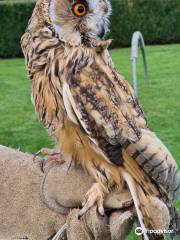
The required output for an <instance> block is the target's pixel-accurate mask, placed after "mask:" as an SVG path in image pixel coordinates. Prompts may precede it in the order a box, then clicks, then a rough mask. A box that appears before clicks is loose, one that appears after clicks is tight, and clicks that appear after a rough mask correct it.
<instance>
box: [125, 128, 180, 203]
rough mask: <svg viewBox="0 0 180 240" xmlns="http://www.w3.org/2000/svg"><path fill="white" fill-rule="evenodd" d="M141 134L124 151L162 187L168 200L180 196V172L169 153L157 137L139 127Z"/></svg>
mask: <svg viewBox="0 0 180 240" xmlns="http://www.w3.org/2000/svg"><path fill="white" fill-rule="evenodd" d="M141 132H142V136H141V138H140V140H139V141H138V142H136V143H131V144H129V145H128V146H127V148H126V149H125V151H126V152H127V154H128V155H129V156H130V157H132V159H134V161H135V162H136V163H138V166H139V167H140V168H141V169H143V170H144V172H145V173H146V175H148V176H149V177H150V179H153V180H154V182H155V183H156V184H157V185H158V186H160V187H161V188H163V189H164V192H165V193H166V194H167V196H168V199H169V201H171V202H173V201H174V200H176V199H179V198H180V172H179V171H178V167H177V164H176V162H175V160H174V159H173V157H172V155H171V153H170V152H169V151H168V149H167V148H166V147H165V145H164V144H163V143H162V142H161V141H160V140H159V139H158V137H157V136H156V135H155V134H154V133H153V132H151V131H149V130H147V129H141Z"/></svg>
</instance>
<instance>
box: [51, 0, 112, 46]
mask: <svg viewBox="0 0 180 240" xmlns="http://www.w3.org/2000/svg"><path fill="white" fill-rule="evenodd" d="M110 14H111V6H110V3H109V2H108V0H51V1H50V5H49V17H50V21H51V24H52V25H53V27H54V29H55V32H56V34H57V35H58V37H59V38H60V39H62V40H63V41H65V42H68V43H70V44H72V45H79V44H86V45H91V46H92V45H94V44H97V43H98V42H99V41H100V40H101V39H102V38H103V37H104V35H105V34H106V33H107V32H108V30H109V28H108V25H109V16H110Z"/></svg>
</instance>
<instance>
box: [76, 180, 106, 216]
mask: <svg viewBox="0 0 180 240" xmlns="http://www.w3.org/2000/svg"><path fill="white" fill-rule="evenodd" d="M103 201H104V191H103V188H102V186H101V185H100V184H99V183H94V184H93V186H92V187H91V188H90V189H89V191H88V192H87V193H86V196H85V201H84V202H83V203H82V209H81V210H80V211H79V214H78V219H80V218H81V217H82V216H83V215H84V214H85V213H86V212H87V211H88V210H89V209H90V208H91V207H92V206H93V205H95V204H97V210H98V212H99V214H100V215H101V216H104V207H103Z"/></svg>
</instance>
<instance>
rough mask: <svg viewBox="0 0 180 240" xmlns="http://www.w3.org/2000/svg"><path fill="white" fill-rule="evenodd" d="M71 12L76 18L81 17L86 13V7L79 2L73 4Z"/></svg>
mask: <svg viewBox="0 0 180 240" xmlns="http://www.w3.org/2000/svg"><path fill="white" fill-rule="evenodd" d="M72 11H73V13H74V15H76V16H77V17H83V16H85V15H86V13H87V6H86V5H85V4H83V3H81V2H77V3H74V4H73V6H72Z"/></svg>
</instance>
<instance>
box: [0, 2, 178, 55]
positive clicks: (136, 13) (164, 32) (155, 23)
mask: <svg viewBox="0 0 180 240" xmlns="http://www.w3.org/2000/svg"><path fill="white" fill-rule="evenodd" d="M111 2H112V9H113V11H112V16H111V32H110V33H109V34H108V36H107V37H108V38H112V39H113V43H112V45H111V47H119V46H129V45H130V41H131V37H132V34H133V32H134V31H137V30H138V31H141V32H142V34H143V36H144V38H145V42H146V43H148V44H161V43H178V42H180V17H179V16H180V1H179V0H173V1H172V0H151V1H148V0H111ZM33 7H34V2H33V1H31V0H19V1H17V0H15V1H12V0H11V1H10V0H7V1H0V29H1V30H0V57H16V56H22V53H21V48H20V44H19V41H20V37H21V35H22V33H23V32H24V30H25V27H26V25H27V22H28V19H29V18H30V16H31V14H32V10H33Z"/></svg>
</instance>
